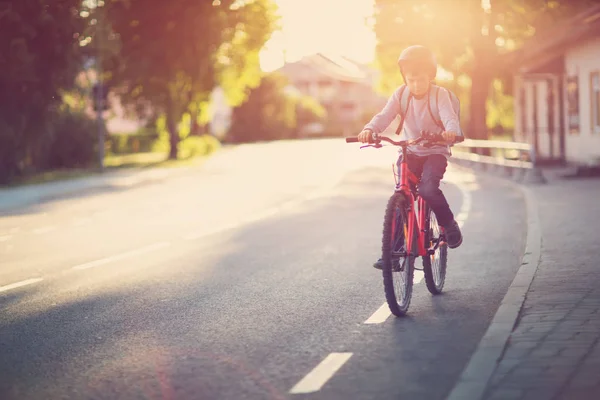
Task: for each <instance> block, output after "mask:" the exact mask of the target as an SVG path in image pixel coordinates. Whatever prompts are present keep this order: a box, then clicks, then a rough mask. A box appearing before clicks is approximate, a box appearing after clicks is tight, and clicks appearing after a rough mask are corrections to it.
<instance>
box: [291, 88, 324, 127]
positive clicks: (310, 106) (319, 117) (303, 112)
mask: <svg viewBox="0 0 600 400" xmlns="http://www.w3.org/2000/svg"><path fill="white" fill-rule="evenodd" d="M326 117H327V111H326V110H325V108H324V107H323V106H322V105H321V104H319V102H318V101H317V100H315V99H314V98H312V97H309V96H301V97H298V98H296V123H297V126H298V128H301V127H302V126H304V125H307V124H311V123H315V122H323V121H325V118H326Z"/></svg>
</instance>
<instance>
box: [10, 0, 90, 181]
mask: <svg viewBox="0 0 600 400" xmlns="http://www.w3.org/2000/svg"><path fill="white" fill-rule="evenodd" d="M79 6H80V0H14V1H0V182H2V183H6V182H8V181H9V180H10V179H11V178H12V177H14V176H16V175H18V174H20V173H22V171H23V170H24V169H25V168H27V167H28V166H29V165H31V163H32V162H33V160H34V159H35V157H36V154H38V153H40V152H43V151H44V149H43V145H44V142H45V140H44V139H45V137H44V136H45V134H46V132H47V125H48V122H49V118H50V116H51V115H52V112H53V108H56V106H57V105H58V104H59V103H60V101H61V96H60V90H61V89H64V88H69V87H71V86H72V85H73V82H74V78H75V75H76V74H77V72H78V71H79V65H80V64H79V52H78V48H79V46H78V44H79V43H78V42H79V40H78V35H79V33H80V32H81V31H82V28H83V21H82V19H81V18H80V17H79Z"/></svg>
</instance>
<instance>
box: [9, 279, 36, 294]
mask: <svg viewBox="0 0 600 400" xmlns="http://www.w3.org/2000/svg"><path fill="white" fill-rule="evenodd" d="M41 280H43V279H42V278H31V279H26V280H24V281H21V282H15V283H11V284H10V285H6V286H0V292H6V291H8V290H11V289H16V288H19V287H22V286H27V285H31V284H34V283H37V282H39V281H41Z"/></svg>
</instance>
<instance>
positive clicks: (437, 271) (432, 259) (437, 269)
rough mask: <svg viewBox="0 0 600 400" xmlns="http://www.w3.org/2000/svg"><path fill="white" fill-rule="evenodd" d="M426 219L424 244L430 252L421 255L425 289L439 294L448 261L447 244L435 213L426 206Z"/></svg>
mask: <svg viewBox="0 0 600 400" xmlns="http://www.w3.org/2000/svg"><path fill="white" fill-rule="evenodd" d="M426 215H427V219H426V221H425V226H426V232H427V235H426V237H425V245H426V246H427V250H428V252H429V253H430V254H429V255H428V256H424V257H423V274H424V275H425V283H426V284H427V290H429V292H430V293H431V294H440V293H442V290H443V289H444V283H445V282H446V264H447V262H448V245H447V244H446V239H445V237H444V235H443V233H442V229H441V228H440V225H439V224H438V222H437V218H436V217H435V213H434V212H433V210H432V209H431V208H429V207H427V213H426Z"/></svg>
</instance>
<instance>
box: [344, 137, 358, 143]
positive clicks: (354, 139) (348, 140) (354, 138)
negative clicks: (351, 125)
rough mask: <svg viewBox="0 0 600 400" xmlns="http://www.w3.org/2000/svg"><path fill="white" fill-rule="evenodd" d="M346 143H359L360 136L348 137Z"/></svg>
mask: <svg viewBox="0 0 600 400" xmlns="http://www.w3.org/2000/svg"><path fill="white" fill-rule="evenodd" d="M346 143H358V138H357V137H347V138H346Z"/></svg>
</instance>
